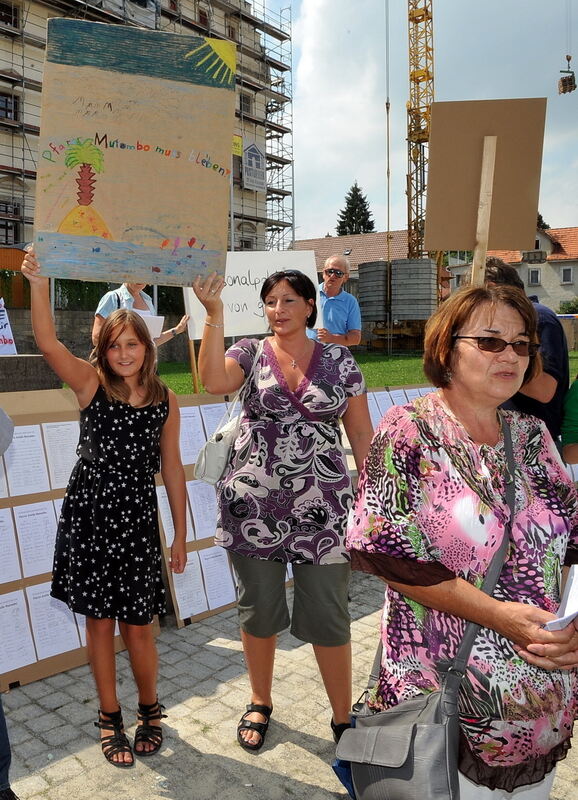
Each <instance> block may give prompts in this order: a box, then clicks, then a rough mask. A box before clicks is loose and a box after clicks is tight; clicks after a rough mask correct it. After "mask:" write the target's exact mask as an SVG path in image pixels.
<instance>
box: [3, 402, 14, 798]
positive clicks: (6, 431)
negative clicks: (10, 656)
mask: <svg viewBox="0 0 578 800" xmlns="http://www.w3.org/2000/svg"><path fill="white" fill-rule="evenodd" d="M13 432H14V423H13V422H12V420H11V419H10V417H9V416H8V414H6V413H5V412H4V411H3V410H2V409H1V408H0V456H1V455H2V454H3V453H5V452H6V450H7V449H8V447H9V446H10V442H11V441H12V434H13ZM11 760H12V756H11V753H10V740H9V739H8V729H7V727H6V719H5V717H4V709H3V707H2V698H1V697H0V800H18V798H17V797H16V795H15V794H14V792H13V791H12V789H11V788H10V779H9V774H8V772H9V769H10V762H11Z"/></svg>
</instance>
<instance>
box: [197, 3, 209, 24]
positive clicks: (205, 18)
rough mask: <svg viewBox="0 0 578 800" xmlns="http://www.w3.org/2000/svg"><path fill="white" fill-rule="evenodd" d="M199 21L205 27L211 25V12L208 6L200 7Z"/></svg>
mask: <svg viewBox="0 0 578 800" xmlns="http://www.w3.org/2000/svg"><path fill="white" fill-rule="evenodd" d="M199 23H200V24H201V25H203V26H204V27H205V28H208V27H209V12H208V11H207V9H206V8H199Z"/></svg>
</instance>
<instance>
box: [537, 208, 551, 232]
mask: <svg viewBox="0 0 578 800" xmlns="http://www.w3.org/2000/svg"><path fill="white" fill-rule="evenodd" d="M536 227H537V228H538V230H540V231H547V230H549V229H550V226H549V225H548V223H547V222H546V221H545V220H544V217H543V216H542V215H541V214H540V212H539V211H538V221H537V223H536Z"/></svg>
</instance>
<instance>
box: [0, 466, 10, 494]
mask: <svg viewBox="0 0 578 800" xmlns="http://www.w3.org/2000/svg"><path fill="white" fill-rule="evenodd" d="M0 497H8V482H7V481H6V469H5V468H4V459H3V458H2V456H0Z"/></svg>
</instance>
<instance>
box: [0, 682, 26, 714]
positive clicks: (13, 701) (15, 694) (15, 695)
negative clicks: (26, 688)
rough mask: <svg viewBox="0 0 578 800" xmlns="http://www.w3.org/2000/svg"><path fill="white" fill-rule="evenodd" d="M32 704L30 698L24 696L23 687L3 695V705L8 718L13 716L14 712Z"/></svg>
mask: <svg viewBox="0 0 578 800" xmlns="http://www.w3.org/2000/svg"><path fill="white" fill-rule="evenodd" d="M30 702H31V700H30V697H29V696H28V695H27V694H24V692H23V691H22V687H21V686H19V687H17V688H16V689H12V690H10V691H9V692H6V693H3V694H2V705H3V707H4V711H5V712H6V716H7V717H10V716H11V715H12V711H14V710H16V709H17V708H22V706H27V705H29V704H30Z"/></svg>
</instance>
